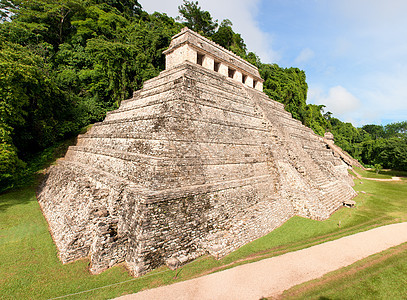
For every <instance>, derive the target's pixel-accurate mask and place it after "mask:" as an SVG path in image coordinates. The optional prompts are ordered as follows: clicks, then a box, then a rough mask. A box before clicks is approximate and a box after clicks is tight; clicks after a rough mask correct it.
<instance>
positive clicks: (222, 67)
mask: <svg viewBox="0 0 407 300" xmlns="http://www.w3.org/2000/svg"><path fill="white" fill-rule="evenodd" d="M228 71H229V68H228V66H227V65H225V64H224V63H220V66H219V74H222V75H223V76H226V77H228Z"/></svg>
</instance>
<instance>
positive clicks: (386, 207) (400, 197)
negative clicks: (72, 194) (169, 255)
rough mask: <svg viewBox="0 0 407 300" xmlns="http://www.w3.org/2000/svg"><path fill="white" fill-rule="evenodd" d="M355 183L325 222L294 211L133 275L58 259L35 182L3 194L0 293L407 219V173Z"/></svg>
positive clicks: (239, 254) (121, 289) (98, 293)
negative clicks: (213, 250) (348, 200)
mask: <svg viewBox="0 0 407 300" xmlns="http://www.w3.org/2000/svg"><path fill="white" fill-rule="evenodd" d="M359 172H360V173H363V174H362V175H364V176H367V175H369V174H370V173H369V172H368V171H360V170H359ZM360 182H362V184H361V183H360ZM355 189H356V190H357V191H365V192H366V194H362V193H361V194H360V195H359V196H358V197H357V198H356V199H355V200H356V201H357V203H358V205H357V207H356V208H355V209H346V208H344V209H340V210H339V211H337V212H336V213H334V214H333V215H332V216H331V218H329V219H328V220H326V221H323V222H320V221H313V220H309V219H304V218H300V217H294V218H292V219H290V220H289V221H288V222H286V223H285V224H284V225H283V226H281V227H280V228H278V229H276V230H274V231H273V232H271V233H270V234H268V235H266V236H264V237H262V238H260V239H258V240H256V241H254V242H252V243H250V244H248V245H246V246H244V247H242V248H240V249H238V250H237V251H235V252H233V253H231V254H230V255H229V256H227V257H225V258H223V259H222V260H219V261H216V260H214V259H213V258H211V257H207V256H204V257H202V258H200V259H198V260H196V261H195V262H192V263H190V264H187V265H185V266H184V267H182V268H181V269H178V270H176V271H171V270H168V269H167V268H166V267H162V268H160V269H157V270H155V271H153V272H150V273H149V274H147V275H146V276H143V277H141V278H138V279H133V278H132V277H130V276H129V275H128V273H127V271H126V269H125V268H124V267H123V266H117V267H114V268H112V269H110V270H108V271H106V272H103V273H102V274H100V275H90V274H89V273H88V271H87V268H88V264H89V261H88V260H86V259H84V260H80V261H77V262H74V263H70V264H67V265H62V264H61V263H60V262H59V260H58V258H57V250H56V248H55V246H54V244H53V242H52V239H51V236H50V234H49V232H48V227H47V223H46V221H45V220H44V218H43V216H42V214H41V211H40V208H39V205H38V203H37V201H36V199H35V194H34V188H24V189H20V190H17V191H14V192H9V193H6V194H3V195H0V266H1V267H0V291H1V298H10V299H11V298H13V299H15V298H32V299H36V298H52V297H57V296H61V295H66V294H71V293H76V292H81V291H84V290H89V289H93V288H98V287H102V286H106V285H110V284H115V283H120V282H124V283H120V284H117V285H113V286H109V287H107V288H102V289H97V290H94V291H91V292H87V293H82V294H78V295H74V296H71V297H69V299H83V298H97V299H105V298H111V297H115V296H119V295H122V294H126V293H132V292H136V291H139V290H140V289H142V288H148V287H153V286H157V285H162V284H169V283H173V282H176V281H180V280H186V279H189V278H192V277H196V276H200V275H202V274H206V273H210V272H213V271H217V270H222V269H225V268H229V267H232V266H235V265H237V264H242V263H246V262H250V261H254V260H258V259H261V258H264V257H270V256H275V255H279V254H282V253H285V252H288V251H293V250H296V249H301V248H304V247H308V246H310V245H314V244H318V243H321V242H324V241H327V240H332V239H336V238H339V237H341V236H344V235H349V234H352V233H355V232H359V231H363V230H367V229H370V228H373V227H376V226H380V225H384V224H389V223H394V222H401V221H407V205H406V204H407V180H406V179H405V178H403V181H401V182H376V181H369V180H357V181H356V186H355Z"/></svg>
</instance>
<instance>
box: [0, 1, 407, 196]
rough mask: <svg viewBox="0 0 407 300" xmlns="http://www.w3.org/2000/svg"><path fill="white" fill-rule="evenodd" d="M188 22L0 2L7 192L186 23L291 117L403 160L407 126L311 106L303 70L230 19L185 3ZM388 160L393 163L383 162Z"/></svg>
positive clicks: (117, 10) (138, 79) (159, 59)
mask: <svg viewBox="0 0 407 300" xmlns="http://www.w3.org/2000/svg"><path fill="white" fill-rule="evenodd" d="M179 12H180V16H181V19H180V20H181V22H182V23H180V22H177V21H176V20H174V19H173V18H171V17H168V16H167V15H166V14H164V13H153V14H148V13H147V12H145V11H143V9H142V7H141V5H140V4H139V3H138V1H137V0H107V1H102V0H30V1H23V0H0V18H1V22H0V76H1V80H0V191H1V190H4V189H5V188H7V187H10V186H12V185H13V184H14V182H15V177H16V175H17V174H18V173H19V172H21V170H24V168H26V167H27V165H29V164H30V162H31V161H32V160H33V157H35V156H36V155H38V154H40V153H41V151H44V149H46V148H47V147H50V146H52V145H54V144H55V143H57V142H58V141H62V140H64V139H66V138H69V137H72V136H75V135H76V134H77V133H78V132H79V130H80V129H81V128H82V127H83V126H86V125H88V124H91V123H93V122H96V121H101V120H103V118H104V116H105V114H106V112H107V111H109V110H113V109H116V108H118V106H119V105H120V102H121V101H122V100H124V99H127V98H129V97H131V95H132V92H133V91H135V90H137V89H140V88H141V87H142V85H143V82H144V81H146V80H148V79H150V78H152V77H154V76H157V75H158V74H159V72H160V71H162V70H164V68H165V58H164V55H163V54H162V51H163V50H165V49H167V48H168V46H169V43H170V41H171V37H172V36H173V35H175V34H176V33H178V32H179V31H180V30H181V28H182V27H183V26H188V27H189V28H191V29H193V30H195V31H197V32H199V33H201V34H203V35H205V36H206V37H207V38H209V39H212V40H213V41H215V42H216V43H218V44H220V45H221V46H223V47H225V48H226V49H228V50H230V51H233V52H234V53H236V54H237V55H239V56H240V57H242V58H243V59H246V60H247V61H249V62H250V63H252V64H253V65H255V66H257V67H258V68H259V71H260V74H261V75H262V77H263V79H264V80H265V82H264V91H265V93H266V94H267V95H269V96H270V97H271V98H273V99H274V100H276V101H279V102H281V103H283V104H284V105H285V108H286V110H287V111H289V112H290V113H291V114H292V115H293V117H294V118H296V119H298V120H300V121H301V122H303V124H305V125H306V126H309V127H310V128H312V129H313V130H314V131H315V132H316V133H317V134H319V135H323V134H324V133H325V130H331V131H332V132H333V134H334V135H335V138H336V141H337V143H338V145H340V146H342V147H343V148H344V149H345V150H346V151H348V152H349V153H351V154H352V155H353V156H355V157H356V158H359V159H361V160H362V161H363V162H364V163H366V164H374V163H380V164H382V165H383V166H384V167H392V168H404V169H407V166H406V158H405V155H406V151H405V150H406V140H407V139H406V129H407V122H400V123H394V124H389V125H386V126H379V125H366V126H364V127H362V128H355V127H353V126H352V125H351V124H349V123H343V122H341V121H340V120H338V119H335V118H333V117H332V115H331V114H330V113H329V112H326V113H324V107H323V106H322V105H312V104H307V103H306V97H307V89H308V86H307V83H306V76H305V72H304V71H302V70H300V69H298V68H281V67H279V66H278V65H276V64H263V63H262V62H261V60H260V58H259V57H258V56H257V55H256V54H255V53H253V52H248V50H247V47H246V44H245V42H244V40H243V39H242V37H241V35H240V34H239V33H236V32H234V31H233V28H232V26H233V24H232V22H231V21H230V20H228V19H226V20H223V21H222V22H221V23H220V25H219V24H218V21H217V20H214V19H213V18H212V16H211V14H210V13H209V12H208V11H204V10H202V9H201V7H200V6H199V4H198V2H193V1H187V0H184V2H183V4H182V5H181V6H179ZM384 160H386V162H384Z"/></svg>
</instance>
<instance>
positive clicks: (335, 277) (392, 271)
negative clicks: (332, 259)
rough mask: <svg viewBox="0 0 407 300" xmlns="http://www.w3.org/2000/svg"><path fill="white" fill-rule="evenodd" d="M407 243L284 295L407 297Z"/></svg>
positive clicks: (295, 296) (288, 297) (369, 297)
mask: <svg viewBox="0 0 407 300" xmlns="http://www.w3.org/2000/svg"><path fill="white" fill-rule="evenodd" d="M406 278H407V243H404V244H402V245H400V246H397V247H393V248H391V249H388V250H386V251H383V252H381V253H378V254H375V255H372V256H369V257H368V258H366V259H363V260H361V261H358V262H356V263H354V264H352V265H350V266H348V267H346V268H342V269H340V270H337V271H334V272H331V273H329V274H327V275H325V276H323V277H322V278H319V279H316V280H312V281H310V282H307V283H305V284H301V285H298V286H296V287H293V288H291V289H289V290H288V291H286V292H285V293H284V294H283V296H282V297H281V298H282V299H406V295H407V281H406Z"/></svg>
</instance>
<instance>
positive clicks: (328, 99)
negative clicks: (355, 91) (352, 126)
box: [308, 85, 360, 117]
mask: <svg viewBox="0 0 407 300" xmlns="http://www.w3.org/2000/svg"><path fill="white" fill-rule="evenodd" d="M308 99H309V100H310V102H312V103H315V104H323V105H325V106H326V108H325V111H330V112H332V113H333V114H334V116H342V117H346V114H349V113H352V112H354V111H356V110H357V109H359V108H360V100H359V99H358V98H356V97H355V96H354V95H352V94H351V93H350V92H349V91H348V90H346V89H345V88H344V87H342V86H340V85H338V86H335V87H332V88H330V89H329V92H328V95H325V94H324V93H323V91H322V89H320V88H314V89H309V92H308Z"/></svg>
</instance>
